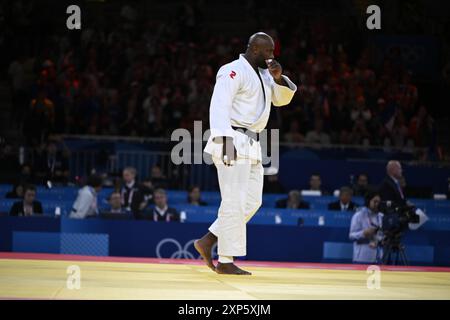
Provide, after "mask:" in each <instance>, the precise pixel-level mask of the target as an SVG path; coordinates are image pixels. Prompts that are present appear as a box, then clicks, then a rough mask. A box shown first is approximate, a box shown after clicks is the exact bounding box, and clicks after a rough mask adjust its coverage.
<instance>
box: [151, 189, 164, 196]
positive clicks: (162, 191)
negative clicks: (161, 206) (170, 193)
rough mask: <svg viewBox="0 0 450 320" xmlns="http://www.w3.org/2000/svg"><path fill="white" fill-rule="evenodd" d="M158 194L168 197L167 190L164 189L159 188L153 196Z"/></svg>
mask: <svg viewBox="0 0 450 320" xmlns="http://www.w3.org/2000/svg"><path fill="white" fill-rule="evenodd" d="M157 193H161V194H164V195H166V190H164V189H163V188H158V189H156V190H155V191H154V192H153V194H157Z"/></svg>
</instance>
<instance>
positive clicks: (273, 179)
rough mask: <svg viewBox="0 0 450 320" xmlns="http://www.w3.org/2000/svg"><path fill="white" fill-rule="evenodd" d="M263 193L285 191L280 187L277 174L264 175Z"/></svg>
mask: <svg viewBox="0 0 450 320" xmlns="http://www.w3.org/2000/svg"><path fill="white" fill-rule="evenodd" d="M263 188H264V193H284V192H285V190H284V188H283V186H282V185H281V183H280V181H279V179H278V174H269V175H264V186H263Z"/></svg>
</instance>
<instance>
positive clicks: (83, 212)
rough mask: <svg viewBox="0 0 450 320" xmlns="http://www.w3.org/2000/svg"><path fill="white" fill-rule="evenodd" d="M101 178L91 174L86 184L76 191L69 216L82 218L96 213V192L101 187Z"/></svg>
mask: <svg viewBox="0 0 450 320" xmlns="http://www.w3.org/2000/svg"><path fill="white" fill-rule="evenodd" d="M102 184H103V181H102V178H101V177H100V176H98V175H91V176H90V177H89V178H88V181H87V183H86V186H84V187H83V188H81V189H80V190H79V191H78V196H77V199H76V200H75V202H74V204H73V207H72V210H71V211H70V215H69V217H70V218H75V219H84V218H88V217H92V216H96V215H97V214H98V206H97V194H98V192H100V190H101V189H102Z"/></svg>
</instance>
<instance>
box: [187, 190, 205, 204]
mask: <svg viewBox="0 0 450 320" xmlns="http://www.w3.org/2000/svg"><path fill="white" fill-rule="evenodd" d="M200 198H201V193H200V187H198V186H192V187H190V188H189V190H188V199H187V200H188V203H189V204H191V205H194V206H207V205H208V204H207V203H206V202H205V201H202V199H200Z"/></svg>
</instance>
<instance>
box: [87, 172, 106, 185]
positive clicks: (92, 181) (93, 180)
mask: <svg viewBox="0 0 450 320" xmlns="http://www.w3.org/2000/svg"><path fill="white" fill-rule="evenodd" d="M86 184H87V185H88V186H91V187H93V188H98V187H101V186H102V184H103V179H102V177H100V176H99V175H98V174H92V175H90V176H89V177H88V179H87V183H86Z"/></svg>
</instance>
